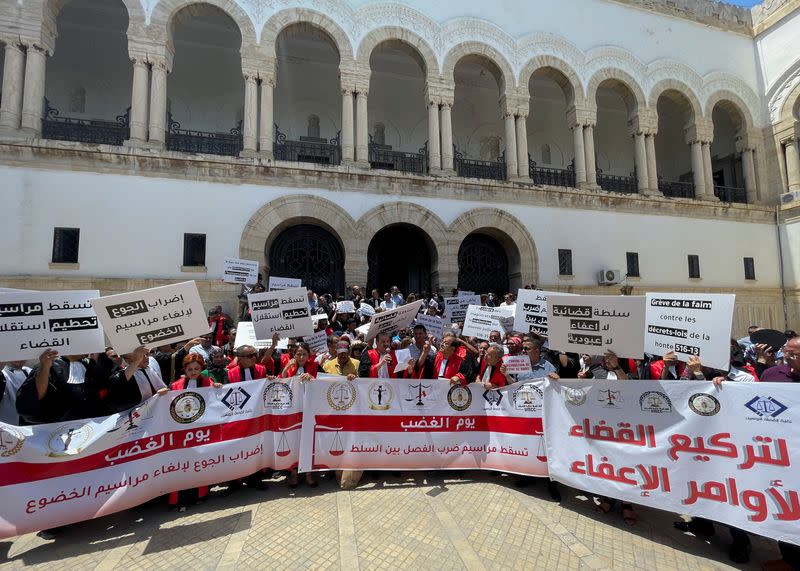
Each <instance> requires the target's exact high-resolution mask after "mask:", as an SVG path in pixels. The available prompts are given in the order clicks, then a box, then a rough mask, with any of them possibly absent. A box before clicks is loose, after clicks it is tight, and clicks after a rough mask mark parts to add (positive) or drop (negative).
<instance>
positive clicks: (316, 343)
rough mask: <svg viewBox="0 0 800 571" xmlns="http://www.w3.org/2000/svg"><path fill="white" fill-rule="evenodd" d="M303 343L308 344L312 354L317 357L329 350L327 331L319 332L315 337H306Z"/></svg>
mask: <svg viewBox="0 0 800 571" xmlns="http://www.w3.org/2000/svg"><path fill="white" fill-rule="evenodd" d="M303 341H305V342H306V343H308V346H309V348H310V349H311V352H312V353H314V354H315V355H319V354H320V353H324V352H325V351H327V350H328V334H327V333H325V331H324V330H323V331H317V332H316V333H314V334H313V335H306V336H305V337H303Z"/></svg>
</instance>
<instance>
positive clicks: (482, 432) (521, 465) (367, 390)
mask: <svg viewBox="0 0 800 571" xmlns="http://www.w3.org/2000/svg"><path fill="white" fill-rule="evenodd" d="M303 411H304V415H305V417H304V418H305V422H304V423H303V436H302V443H301V453H300V470H302V471H311V470H327V469H337V470H338V469H352V470H448V469H454V470H470V469H476V468H477V469H486V470H501V471H503V472H510V473H515V474H525V475H529V476H546V475H547V465H546V461H547V459H546V457H545V452H544V450H545V443H544V438H543V436H542V418H541V415H542V381H537V382H529V383H515V384H513V385H509V386H508V387H504V388H502V389H500V390H495V391H487V390H485V389H484V388H483V387H482V386H480V385H478V384H475V383H471V384H469V385H467V386H462V385H450V383H448V382H446V381H439V380H419V381H412V382H397V381H390V380H388V379H356V380H355V381H347V380H345V379H344V378H343V377H339V378H338V379H331V380H327V379H326V380H317V381H314V382H313V383H308V384H307V386H306V393H305V399H304V402H303Z"/></svg>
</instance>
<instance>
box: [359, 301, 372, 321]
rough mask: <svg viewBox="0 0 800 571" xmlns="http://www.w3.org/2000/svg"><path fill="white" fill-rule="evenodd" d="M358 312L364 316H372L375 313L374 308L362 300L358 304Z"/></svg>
mask: <svg viewBox="0 0 800 571" xmlns="http://www.w3.org/2000/svg"><path fill="white" fill-rule="evenodd" d="M358 312H359V313H360V314H361V315H362V316H364V317H372V316H373V315H375V308H374V307H372V306H371V305H369V304H368V303H364V302H363V301H362V302H361V305H359V306H358Z"/></svg>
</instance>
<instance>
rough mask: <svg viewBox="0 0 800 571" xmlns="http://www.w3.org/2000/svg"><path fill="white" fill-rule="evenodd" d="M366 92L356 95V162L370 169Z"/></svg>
mask: <svg viewBox="0 0 800 571" xmlns="http://www.w3.org/2000/svg"><path fill="white" fill-rule="evenodd" d="M367 97H368V94H367V92H366V91H359V92H357V93H356V161H357V162H358V164H359V166H361V167H364V168H369V119H368V118H367Z"/></svg>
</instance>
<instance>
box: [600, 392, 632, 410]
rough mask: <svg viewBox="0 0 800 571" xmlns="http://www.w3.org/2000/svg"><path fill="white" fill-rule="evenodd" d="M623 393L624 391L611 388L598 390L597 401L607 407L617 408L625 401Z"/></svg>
mask: <svg viewBox="0 0 800 571" xmlns="http://www.w3.org/2000/svg"><path fill="white" fill-rule="evenodd" d="M621 393H622V391H612V390H611V389H606V390H604V391H597V402H599V403H602V405H603V406H604V407H607V408H616V407H617V406H619V405H620V403H623V402H625V401H624V400H623V398H622V394H621Z"/></svg>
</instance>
